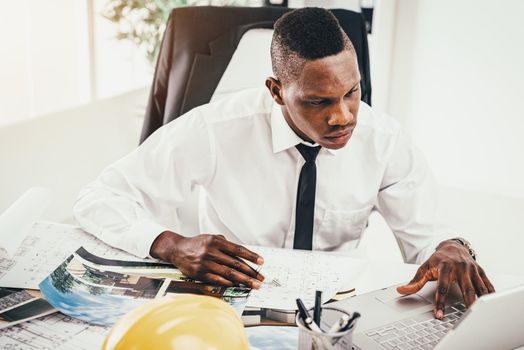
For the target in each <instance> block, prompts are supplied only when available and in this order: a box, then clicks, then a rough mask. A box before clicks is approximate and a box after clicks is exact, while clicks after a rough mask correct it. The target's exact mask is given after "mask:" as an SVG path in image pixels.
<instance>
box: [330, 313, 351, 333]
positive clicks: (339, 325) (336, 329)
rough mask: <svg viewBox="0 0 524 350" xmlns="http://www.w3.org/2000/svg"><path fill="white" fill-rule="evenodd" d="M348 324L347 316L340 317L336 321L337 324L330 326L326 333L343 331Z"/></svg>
mask: <svg viewBox="0 0 524 350" xmlns="http://www.w3.org/2000/svg"><path fill="white" fill-rule="evenodd" d="M348 322H349V315H346V314H344V315H342V317H341V318H340V319H339V320H338V321H337V323H335V324H333V325H332V326H331V328H330V329H329V331H328V333H338V332H340V331H341V330H342V329H344V327H346V325H347V324H348Z"/></svg>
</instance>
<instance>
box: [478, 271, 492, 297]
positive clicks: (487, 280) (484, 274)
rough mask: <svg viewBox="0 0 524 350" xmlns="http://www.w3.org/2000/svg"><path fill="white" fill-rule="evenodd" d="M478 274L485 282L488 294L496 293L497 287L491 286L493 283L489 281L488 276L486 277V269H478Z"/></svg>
mask: <svg viewBox="0 0 524 350" xmlns="http://www.w3.org/2000/svg"><path fill="white" fill-rule="evenodd" d="M478 273H479V276H480V278H481V279H482V281H483V282H484V285H485V286H486V288H487V289H488V293H495V287H493V284H491V281H490V280H489V278H488V276H486V272H484V269H483V268H482V267H480V266H479V267H478Z"/></svg>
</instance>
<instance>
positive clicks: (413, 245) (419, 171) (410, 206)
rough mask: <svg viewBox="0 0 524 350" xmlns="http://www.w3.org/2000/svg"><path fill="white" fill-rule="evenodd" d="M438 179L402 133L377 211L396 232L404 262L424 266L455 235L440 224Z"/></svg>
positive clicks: (388, 168)
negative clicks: (445, 241)
mask: <svg viewBox="0 0 524 350" xmlns="http://www.w3.org/2000/svg"><path fill="white" fill-rule="evenodd" d="M437 209H438V191H437V185H436V182H435V179H434V177H433V175H432V173H431V171H430V169H429V166H428V164H427V162H426V160H425V158H424V156H423V155H422V153H421V152H420V151H419V150H418V149H417V148H416V147H415V146H413V145H412V144H411V142H410V141H409V140H408V138H407V137H406V135H405V134H404V133H402V132H401V131H399V133H398V134H397V137H396V139H395V141H394V144H393V146H392V150H391V155H390V157H389V160H388V163H387V166H386V169H385V173H384V177H383V181H382V184H381V188H380V191H379V193H378V200H377V210H378V211H379V212H380V213H381V214H382V216H383V217H384V219H385V220H386V222H387V223H388V225H389V227H390V228H391V230H392V231H393V234H394V235H395V238H396V240H397V242H398V245H399V247H400V250H401V252H402V256H403V257H404V261H406V262H408V263H419V264H420V263H423V262H424V261H425V260H426V259H427V258H429V257H430V256H431V254H433V252H434V251H435V248H436V247H437V245H438V244H439V243H440V242H442V241H443V240H446V239H449V238H452V237H454V236H456V233H454V231H453V230H452V229H451V228H450V227H447V226H445V225H443V224H442V223H441V222H440V219H439V218H438V214H437Z"/></svg>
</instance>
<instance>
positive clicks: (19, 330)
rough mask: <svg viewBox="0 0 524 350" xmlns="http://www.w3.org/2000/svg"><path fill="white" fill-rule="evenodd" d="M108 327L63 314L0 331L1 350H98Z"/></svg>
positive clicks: (55, 314)
mask: <svg viewBox="0 0 524 350" xmlns="http://www.w3.org/2000/svg"><path fill="white" fill-rule="evenodd" d="M108 332H109V327H101V326H94V325H90V324H88V323H86V322H83V321H80V320H76V319H73V318H71V317H69V316H66V315H63V314H61V313H54V314H52V315H49V316H45V317H42V318H39V319H37V320H32V321H29V322H25V323H22V324H18V325H16V326H13V327H10V328H6V329H2V330H0V348H2V349H39V350H95V349H100V348H101V347H102V343H103V342H104V338H105V336H106V334H107V333H108Z"/></svg>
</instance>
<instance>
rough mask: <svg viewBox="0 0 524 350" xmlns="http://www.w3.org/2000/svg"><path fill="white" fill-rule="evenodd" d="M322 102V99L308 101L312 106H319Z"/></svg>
mask: <svg viewBox="0 0 524 350" xmlns="http://www.w3.org/2000/svg"><path fill="white" fill-rule="evenodd" d="M323 103H324V101H322V100H317V101H309V104H310V105H312V106H320V105H322V104H323Z"/></svg>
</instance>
